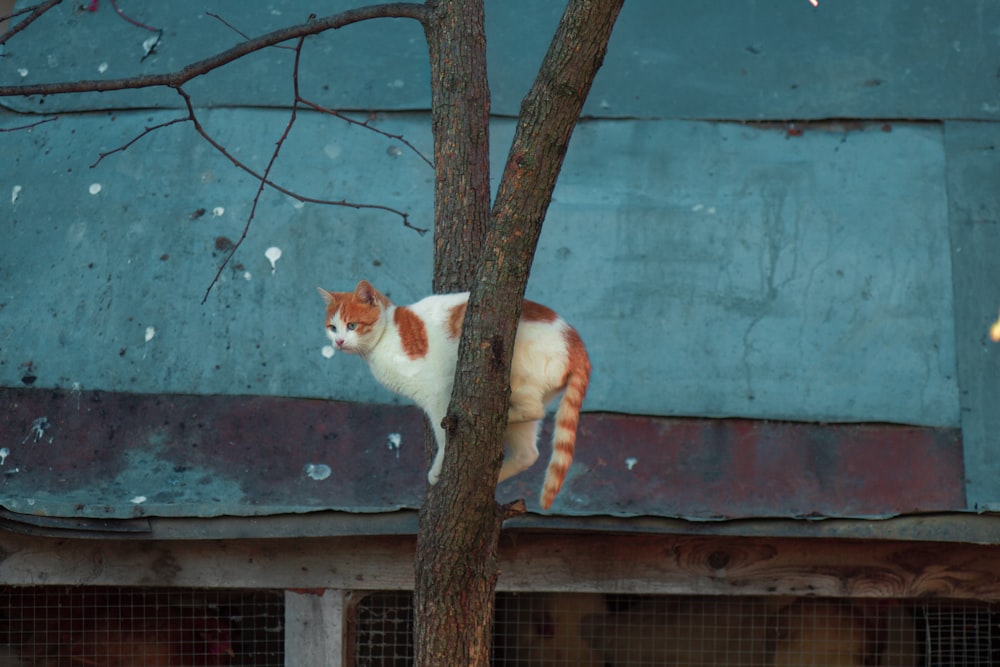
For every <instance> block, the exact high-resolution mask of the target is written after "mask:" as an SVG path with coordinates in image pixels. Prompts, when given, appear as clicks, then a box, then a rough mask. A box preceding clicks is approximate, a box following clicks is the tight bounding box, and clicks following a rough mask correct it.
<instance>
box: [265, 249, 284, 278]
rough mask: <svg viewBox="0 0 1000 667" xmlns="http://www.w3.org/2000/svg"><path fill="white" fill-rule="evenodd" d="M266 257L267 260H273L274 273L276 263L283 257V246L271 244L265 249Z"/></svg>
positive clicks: (272, 270)
mask: <svg viewBox="0 0 1000 667" xmlns="http://www.w3.org/2000/svg"><path fill="white" fill-rule="evenodd" d="M264 257H267V261H269V262H271V273H274V271H275V264H276V263H277V261H278V260H279V259H281V248H279V247H278V246H271V247H270V248H268V249H267V250H265V251H264Z"/></svg>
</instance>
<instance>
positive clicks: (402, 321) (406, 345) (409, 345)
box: [393, 306, 428, 359]
mask: <svg viewBox="0 0 1000 667" xmlns="http://www.w3.org/2000/svg"><path fill="white" fill-rule="evenodd" d="M393 322H394V323H395V324H396V329H397V330H398V331H399V338H400V340H401V341H402V344H403V351H404V352H406V356H408V357H409V358H410V359H420V358H421V357H423V356H424V355H426V354H427V348H428V343H427V330H426V329H425V328H424V321H423V320H422V319H420V316H419V315H417V314H416V313H414V312H413V311H412V310H410V309H409V308H406V307H405V306H399V307H397V308H396V312H395V314H394V315H393Z"/></svg>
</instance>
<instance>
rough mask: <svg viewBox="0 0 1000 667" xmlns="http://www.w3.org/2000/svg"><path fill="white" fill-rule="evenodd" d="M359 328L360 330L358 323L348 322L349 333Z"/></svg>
mask: <svg viewBox="0 0 1000 667" xmlns="http://www.w3.org/2000/svg"><path fill="white" fill-rule="evenodd" d="M357 328H358V323H357V322H348V323H347V330H348V331H354V330H355V329H357Z"/></svg>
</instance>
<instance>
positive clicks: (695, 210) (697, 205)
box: [691, 204, 705, 213]
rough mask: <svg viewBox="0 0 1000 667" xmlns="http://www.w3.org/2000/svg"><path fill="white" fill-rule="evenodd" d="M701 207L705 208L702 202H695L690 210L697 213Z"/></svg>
mask: <svg viewBox="0 0 1000 667" xmlns="http://www.w3.org/2000/svg"><path fill="white" fill-rule="evenodd" d="M703 208H705V205H704V204H695V205H694V206H692V207H691V210H692V211H694V212H695V213H697V212H698V211H700V210H701V209H703Z"/></svg>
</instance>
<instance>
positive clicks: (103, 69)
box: [97, 63, 108, 74]
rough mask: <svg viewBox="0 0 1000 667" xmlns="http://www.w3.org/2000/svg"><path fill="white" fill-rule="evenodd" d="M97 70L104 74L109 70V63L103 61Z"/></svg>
mask: <svg viewBox="0 0 1000 667" xmlns="http://www.w3.org/2000/svg"><path fill="white" fill-rule="evenodd" d="M97 71H98V72H99V73H101V74H104V73H105V72H107V71H108V64H107V63H101V64H100V65H98V66H97Z"/></svg>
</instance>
